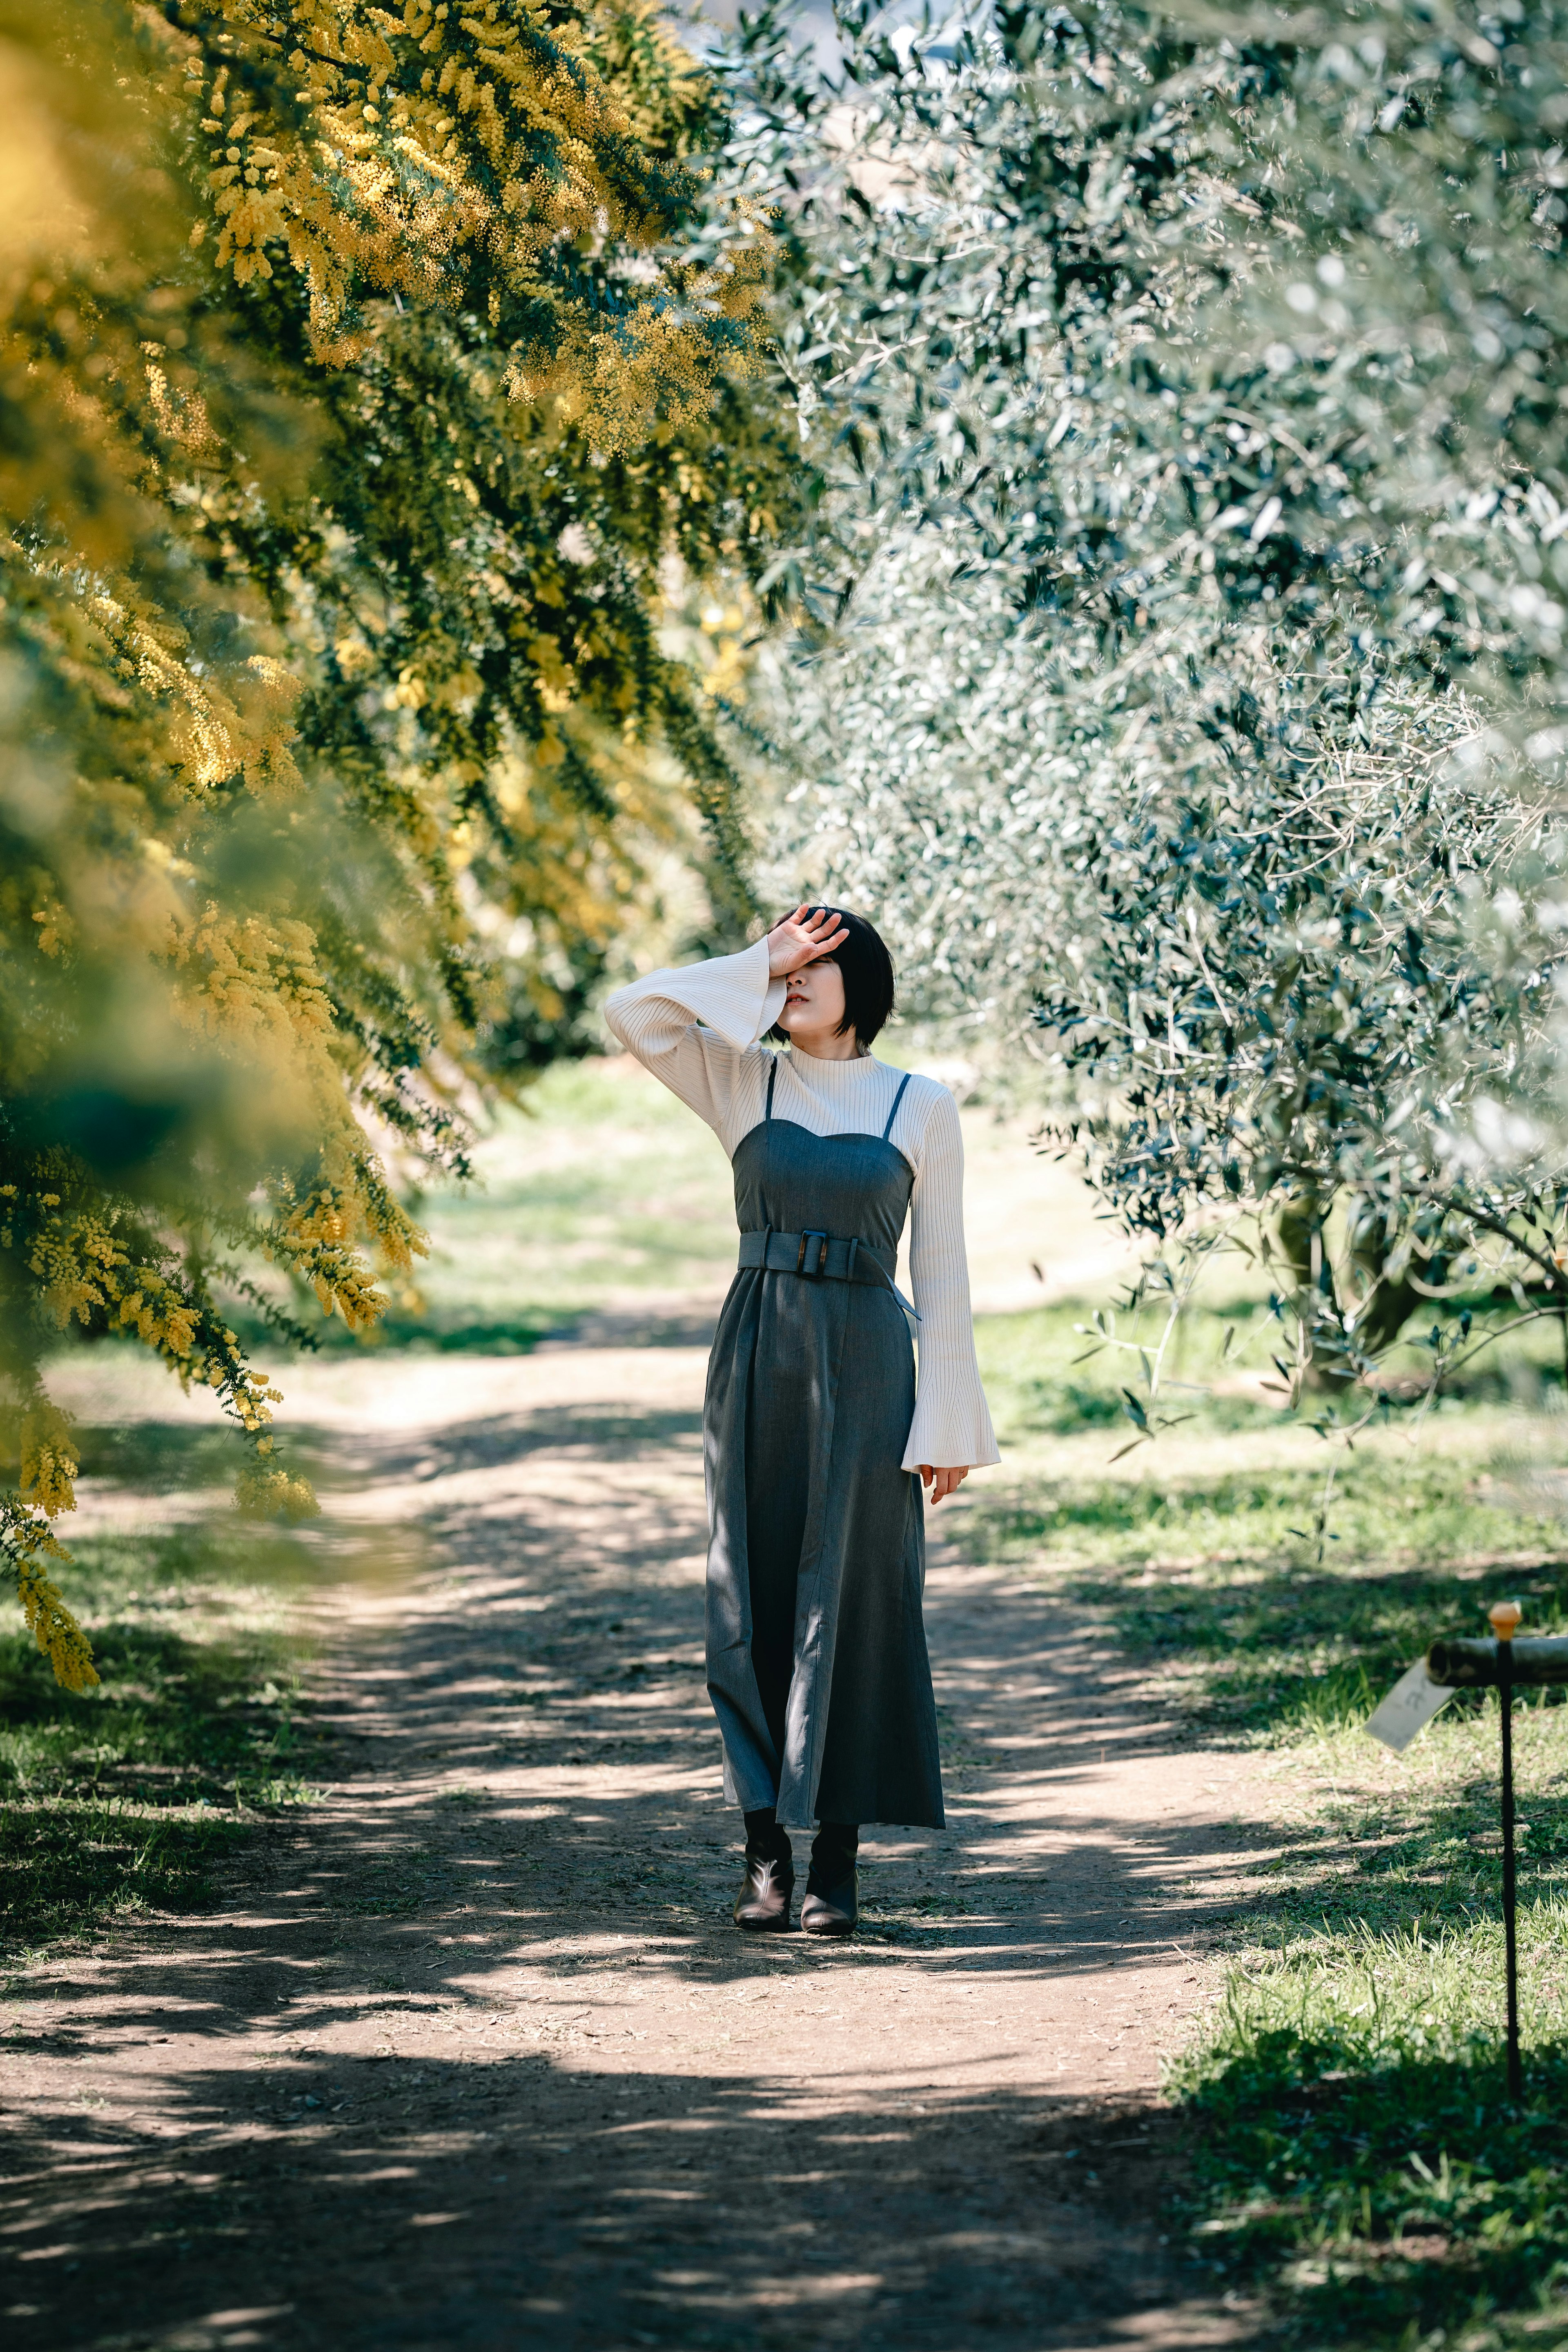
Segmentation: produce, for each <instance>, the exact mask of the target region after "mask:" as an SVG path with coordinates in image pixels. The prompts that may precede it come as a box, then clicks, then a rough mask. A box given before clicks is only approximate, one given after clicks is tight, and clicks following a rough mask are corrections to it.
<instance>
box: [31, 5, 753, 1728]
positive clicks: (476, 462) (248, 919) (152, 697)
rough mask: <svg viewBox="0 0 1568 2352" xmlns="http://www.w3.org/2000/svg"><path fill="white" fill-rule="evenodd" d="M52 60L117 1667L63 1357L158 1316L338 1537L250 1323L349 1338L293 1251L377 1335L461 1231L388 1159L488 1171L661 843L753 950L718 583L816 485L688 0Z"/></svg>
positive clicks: (85, 1295) (40, 445) (49, 1539)
mask: <svg viewBox="0 0 1568 2352" xmlns="http://www.w3.org/2000/svg"><path fill="white" fill-rule="evenodd" d="M0 43H3V44H4V46H3V47H0V67H3V68H4V71H5V77H6V82H5V86H6V89H7V91H8V93H9V96H10V100H11V104H10V108H9V121H10V123H11V142H12V154H13V157H14V158H15V172H16V176H15V179H14V180H12V179H9V178H8V179H7V180H6V183H5V184H6V188H7V191H8V195H9V194H15V196H16V201H14V202H8V203H7V205H6V207H5V210H4V215H3V217H0V301H3V302H4V304H5V311H6V323H7V329H8V332H7V336H6V343H5V358H4V360H3V361H0V408H3V411H4V425H5V430H4V433H3V434H0V450H3V452H4V454H3V455H0V502H3V520H4V536H3V538H0V573H3V580H0V594H3V600H4V601H3V604H0V659H3V661H4V663H5V677H6V686H7V690H6V696H5V704H4V719H3V720H0V725H3V727H4V731H5V761H4V771H3V781H0V877H3V878H0V959H3V961H4V984H3V987H0V1104H3V1107H0V1162H3V1165H0V1200H3V1202H4V1206H5V1218H4V1230H3V1232H0V1283H3V1284H4V1286H5V1318H4V1331H5V1339H4V1354H3V1360H0V1375H3V1378H4V1384H5V1394H6V1396H7V1397H8V1400H9V1402H8V1405H7V1409H6V1413H5V1423H6V1427H5V1440H6V1443H7V1444H8V1446H9V1452H10V1458H11V1461H12V1464H13V1465H14V1471H13V1475H14V1477H15V1480H16V1485H15V1488H14V1491H13V1495H12V1497H11V1500H10V1501H9V1502H7V1503H6V1504H5V1514H4V1528H3V1529H0V1542H3V1544H4V1547H5V1549H6V1551H7V1553H8V1554H9V1556H10V1557H11V1559H12V1560H13V1562H14V1564H15V1565H16V1569H17V1572H18V1574H19V1576H20V1577H21V1579H22V1589H23V1592H24V1599H25V1601H26V1606H27V1609H28V1612H29V1618H30V1622H33V1623H34V1624H35V1626H36V1629H37V1632H38V1634H39V1638H40V1640H41V1641H42V1642H43V1643H44V1645H45V1646H46V1647H47V1648H48V1649H49V1650H50V1652H51V1654H52V1655H53V1656H54V1658H55V1662H56V1665H57V1670H58V1671H59V1672H61V1673H62V1675H65V1677H66V1678H67V1679H68V1680H69V1681H71V1682H73V1683H74V1684H80V1683H82V1682H84V1681H86V1680H89V1679H90V1669H89V1665H88V1664H87V1663H86V1650H85V1645H84V1644H82V1643H81V1642H80V1637H79V1634H78V1633H76V1632H75V1630H74V1629H73V1628H72V1626H71V1624H70V1622H69V1619H68V1612H65V1610H64V1603H63V1602H62V1601H60V1599H59V1595H58V1592H56V1591H55V1589H54V1587H53V1586H52V1584H49V1583H48V1582H47V1579H46V1578H44V1576H43V1568H42V1565H41V1564H42V1563H43V1562H44V1561H45V1560H46V1559H47V1557H48V1555H49V1552H50V1549H51V1548H52V1547H53V1546H54V1544H55V1538H54V1537H53V1536H52V1535H51V1534H50V1533H49V1528H50V1523H51V1522H52V1521H54V1520H56V1519H58V1516H59V1514H60V1513H61V1512H63V1511H67V1510H68V1509H69V1508H70V1507H71V1503H72V1499H73V1496H72V1486H71V1477H72V1472H73V1469H74V1458H73V1457H72V1456H71V1455H70V1454H69V1449H68V1444H67V1443H66V1441H65V1440H64V1439H62V1438H59V1436H58V1431H57V1432H56V1435H55V1437H53V1438H51V1439H50V1440H49V1442H48V1444H47V1445H43V1446H42V1447H40V1444H39V1442H38V1441H37V1436H36V1433H37V1430H38V1429H40V1428H43V1427H44V1426H45V1423H46V1422H47V1421H48V1416H49V1414H50V1412H52V1408H50V1407H49V1406H48V1404H47V1398H46V1397H45V1395H44V1391H43V1390H42V1388H41V1386H40V1372H39V1364H40V1359H41V1353H42V1351H43V1350H44V1349H46V1348H47V1346H49V1345H51V1344H58V1334H59V1332H60V1331H61V1330H62V1329H63V1328H71V1329H74V1330H78V1331H83V1332H86V1333H88V1334H93V1333H100V1332H103V1331H105V1330H108V1329H110V1328H113V1329H121V1330H125V1331H128V1332H130V1333H132V1334H133V1335H135V1336H136V1337H137V1338H139V1339H141V1340H142V1342H143V1343H144V1344H146V1345H147V1346H149V1347H150V1348H152V1349H154V1350H155V1351H156V1352H157V1353H158V1354H159V1355H160V1356H161V1357H162V1358H163V1360H164V1361H165V1362H166V1363H168V1364H169V1366H170V1367H171V1368H172V1369H173V1370H174V1371H175V1373H176V1374H177V1375H178V1377H180V1378H181V1379H182V1380H183V1381H197V1382H200V1383H205V1384H207V1385H209V1386H211V1387H212V1389H213V1390H214V1391H215V1393H216V1395H217V1397H218V1399H219V1400H220V1402H222V1404H223V1405H224V1407H225V1409H226V1411H227V1412H228V1413H229V1414H230V1415H231V1417H232V1418H233V1419H234V1420H235V1421H236V1423H237V1424H238V1425H239V1427H240V1429H241V1430H242V1432H243V1433H244V1435H245V1437H246V1438H247V1442H248V1444H249V1448H250V1455H249V1465H250V1466H249V1467H248V1468H247V1471H246V1473H245V1475H244V1477H243V1479H242V1482H241V1500H242V1502H243V1503H244V1504H245V1505H246V1506H247V1507H249V1508H252V1509H257V1510H265V1511H270V1510H274V1509H283V1510H286V1511H290V1512H298V1511H304V1510H309V1509H310V1508H312V1507H313V1503H312V1501H311V1498H310V1493H309V1489H308V1488H307V1487H306V1486H305V1485H304V1483H303V1482H302V1481H301V1480H300V1479H298V1478H296V1477H295V1476H293V1475H292V1474H291V1473H289V1471H288V1470H287V1469H286V1468H285V1467H284V1466H283V1465H282V1464H281V1463H280V1462H279V1457H278V1455H277V1454H276V1452H275V1451H274V1450H273V1442H272V1439H271V1438H270V1436H269V1434H268V1417H269V1413H270V1410H271V1407H272V1405H273V1404H274V1403H275V1402H277V1399H276V1394H275V1392H274V1391H272V1390H271V1389H270V1387H269V1385H268V1381H266V1380H265V1379H264V1378H262V1377H261V1376H260V1375H259V1374H258V1372H257V1371H256V1370H255V1369H254V1368H253V1367H252V1366H251V1364H250V1363H249V1361H248V1360H247V1355H246V1352H245V1349H244V1348H243V1347H242V1346H241V1344H240V1341H239V1339H237V1335H236V1331H235V1329H234V1327H233V1324H232V1322H231V1321H230V1320H229V1319H228V1316H227V1314H226V1309H225V1306H224V1299H225V1297H236V1296H242V1297H243V1296H248V1297H250V1298H251V1302H252V1304H257V1303H260V1304H261V1305H262V1306H263V1307H264V1309H265V1311H266V1312H267V1313H268V1314H269V1315H270V1316H271V1317H272V1318H273V1320H274V1322H275V1323H276V1325H277V1326H278V1328H279V1336H280V1337H284V1338H289V1339H300V1338H308V1337H309V1331H308V1328H306V1327H303V1326H301V1325H300V1322H299V1320H298V1318H297V1317H296V1316H294V1315H292V1314H291V1313H289V1311H287V1310H286V1308H285V1306H284V1305H283V1304H282V1303H280V1300H281V1298H282V1297H286V1291H285V1292H284V1293H281V1294H280V1293H279V1289H278V1288H277V1286H276V1285H274V1286H272V1287H271V1288H268V1287H267V1286H265V1285H264V1286H262V1288H261V1289H260V1290H259V1291H258V1289H257V1287H256V1285H255V1282H254V1278H253V1271H252V1269H254V1267H255V1265H256V1263H257V1261H258V1259H259V1260H262V1261H268V1262H270V1265H272V1267H273V1268H275V1269H277V1270H278V1271H279V1272H280V1273H281V1274H283V1275H285V1276H288V1277H289V1282H290V1283H292V1285H293V1286H294V1287H295V1289H296V1290H297V1291H298V1292H299V1293H300V1296H301V1297H302V1298H303V1299H305V1300H306V1301H308V1300H309V1299H310V1294H311V1293H312V1292H313V1293H314V1297H315V1299H316V1300H317V1301H318V1302H319V1303H320V1306H321V1308H322V1309H323V1310H324V1311H326V1312H327V1313H329V1314H341V1315H342V1317H343V1318H344V1319H345V1320H346V1321H347V1322H348V1323H349V1324H350V1325H351V1326H352V1327H354V1328H363V1327H365V1326H367V1325H369V1324H370V1323H372V1322H374V1318H376V1316H377V1315H378V1314H379V1313H380V1311H381V1306H382V1298H383V1294H382V1292H381V1290H380V1288H379V1287H378V1267H380V1268H383V1269H387V1270H391V1271H392V1272H394V1273H395V1272H396V1271H397V1270H398V1269H405V1268H407V1267H408V1265H410V1262H411V1260H412V1259H413V1257H414V1256H415V1255H417V1253H418V1251H419V1250H420V1248H421V1246H422V1244H421V1239H420V1236H419V1234H418V1232H417V1230H416V1227H415V1226H414V1224H413V1223H411V1221H410V1219H409V1217H408V1215H407V1214H406V1213H405V1210H404V1209H403V1208H402V1207H401V1206H400V1204H399V1202H398V1201H397V1199H396V1197H395V1192H394V1189H393V1186H392V1183H391V1181H390V1179H389V1175H388V1171H387V1163H386V1155H387V1153H388V1151H389V1150H396V1151H406V1152H413V1153H415V1154H417V1155H425V1156H426V1157H433V1158H434V1159H436V1160H438V1161H442V1162H444V1163H446V1164H448V1165H460V1164H461V1160H462V1153H463V1132H464V1130H463V1126H462V1120H461V1116H460V1113H461V1108H462V1105H463V1104H464V1102H465V1101H467V1100H468V1099H470V1098H472V1097H473V1095H474V1092H475V1090H476V1089H480V1090H482V1089H483V1088H485V1087H491V1086H493V1085H496V1084H500V1085H503V1086H513V1085H516V1084H518V1083H521V1080H522V1079H524V1078H525V1077H526V1076H528V1074H529V1072H530V1070H531V1068H532V1067H534V1066H537V1064H538V1063H539V1062H540V1061H541V1060H543V1059H548V1058H549V1056H550V1055H551V1054H552V1052H553V1051H555V1050H557V1048H558V1046H559V1045H560V1044H561V1043H562V1042H563V1041H564V1040H565V1039H566V1038H567V1037H568V1035H569V1034H571V1030H572V1025H573V1024H574V1021H575V1020H576V1018H577V1017H578V1014H579V1013H580V1009H581V1005H582V1003H583V1001H584V996H585V993H586V992H587V991H588V990H589V989H590V988H591V987H592V986H593V985H594V983H595V981H596V979H597V978H598V976H599V975H600V974H601V973H602V972H603V971H604V969H605V964H606V962H607V961H608V959H609V958H610V957H611V956H612V955H613V954H614V952H615V949H616V940H617V939H618V938H619V937H620V935H621V933H622V931H623V929H624V928H625V925H626V917H627V912H628V909H629V908H631V907H632V906H633V905H634V904H635V903H636V902H637V898H638V897H639V894H641V893H643V892H645V891H646V888H647V874H648V871H649V869H650V866H651V864H652V862H653V861H654V860H655V859H657V858H662V857H666V856H669V855H670V854H672V853H673V854H676V855H679V856H685V857H687V858H689V859H690V860H692V861H694V862H695V863H696V865H697V866H698V867H699V869H700V873H701V875H702V877H703V878H704V880H705V881H706V884H707V887H708V890H709V893H710V898H711V900H712V904H713V908H714V926H715V929H717V930H718V932H719V933H720V934H721V935H722V933H723V932H724V931H725V930H726V929H729V930H731V931H733V930H735V929H738V927H739V926H740V925H741V924H742V922H743V921H744V919H746V917H747V915H748V914H749V912H750V899H749V897H748V894H747V887H746V884H745V881H744V878H743V875H742V866H741V834H740V825H739V819H738V814H737V809H736V801H735V786H734V780H733V777H732V775H731V769H730V766H729V763H728V761H727V760H726V758H725V756H724V753H723V751H722V750H721V745H720V742H719V740H718V738H717V736H716V734H715V732H714V729H713V724H712V717H711V705H710V698H709V697H708V696H707V694H706V693H705V690H704V688H703V686H702V683H701V680H700V677H698V676H697V675H696V674H695V673H694V672H693V671H692V670H691V669H690V668H689V667H688V666H687V665H686V663H685V662H684V661H683V660H682V659H679V658H677V657H676V656H675V655H673V654H672V653H671V652H669V651H668V649H667V644H668V640H667V634H666V630H665V597H666V589H667V583H668V576H669V567H670V566H671V565H674V566H676V567H677V568H678V569H683V571H684V573H685V575H686V576H688V577H689V578H691V579H696V580H700V579H702V578H705V577H709V576H719V575H725V576H729V577H731V578H733V579H737V580H743V578H744V575H745V573H746V572H747V571H748V569H749V568H751V569H754V568H755V565H756V560H757V556H756V551H757V548H758V545H759V544H760V538H759V520H758V519H759V517H760V516H762V515H763V514H765V513H768V512H770V511H771V510H772V509H773V507H774V506H776V505H777V504H778V502H779V499H780V490H779V484H780V482H781V480H782V479H784V470H783V467H784V461H783V458H782V457H781V445H782V436H779V435H776V434H775V433H773V431H772V430H771V429H770V428H769V427H768V425H766V423H765V421H758V420H756V419H755V418H754V417H753V415H752V410H751V409H750V408H749V407H748V405H747V401H746V391H745V387H746V382H747V377H748V373H749V371H751V370H752V368H753V367H754V364H755V348H756V346H755V335H756V329H755V327H754V325H753V324H752V306H753V303H754V300H755V295H756V290H757V285H758V281H759V275H760V272H761V270H762V269H763V266H764V264H765V260H766V254H767V243H766V239H765V237H764V236H761V235H759V233H758V230H757V228H756V226H755V224H754V222H753V220H752V218H751V216H749V215H746V214H744V212H743V211H742V209H740V208H737V207H735V206H733V205H726V204H725V202H724V201H723V200H722V199H721V197H719V196H717V195H716V194H714V193H713V191H712V189H711V187H710V184H709V182H708V181H707V180H706V179H705V177H704V174H703V168H702V166H701V164H700V161H699V160H698V159H699V158H700V154H701V152H703V150H704V149H705V148H706V147H707V146H708V145H710V143H711V142H712V141H713V139H714V138H715V136H716V135H717V133H718V130H719V127H720V115H719V110H718V109H717V106H716V104H715V101H714V97H713V92H712V89H711V85H710V82H709V81H708V80H707V79H706V78H705V77H703V76H702V75H701V74H700V72H699V71H698V70H697V69H696V68H695V67H694V65H693V62H692V59H691V58H690V57H689V53H688V52H687V51H686V50H685V49H684V48H683V47H681V46H680V45H679V43H678V42H677V41H676V40H675V39H674V38H673V37H671V36H670V35H669V34H668V32H667V31H666V30H665V29H664V28H663V26H662V25H661V24H660V21H659V19H658V16H657V13H656V12H655V11H654V10H653V9H652V8H651V7H650V6H648V5H646V0H627V5H624V6H623V5H605V6H604V7H599V8H595V7H584V8H564V9H559V10H555V11H553V12H552V14H551V16H549V17H548V18H546V17H545V16H542V15H541V14H537V13H535V12H533V11H532V10H531V9H530V8H528V7H526V6H524V5H512V0H508V5H489V6H488V7H485V8H482V9H478V10H474V11H468V12H465V13H463V14H462V15H460V16H459V15H458V14H456V13H454V12H451V11H449V10H447V8H446V7H442V8H439V9H437V10H434V11H432V10H429V9H426V8H421V7H419V6H416V5H410V6H409V7H407V8H406V9H405V11H404V12H403V13H402V14H401V15H399V14H396V13H394V12H388V11H385V10H380V9H374V8H371V7H367V6H363V5H358V0H300V5H273V6H267V5H250V0H236V5H228V6H222V7H211V8H207V7H195V6H185V5H175V0H170V5H167V6H164V7H163V8H161V9H159V10H156V11H151V10H146V9H140V8H132V7H124V8H117V7H112V6H111V7H107V8H106V7H100V6H98V5H90V6H89V5H85V0H80V5H78V0H69V4H68V5H64V6H62V7H60V8H57V9H50V10H46V11H37V10H31V11H29V10H23V9H21V8H19V7H14V6H12V7H5V8H4V9H0ZM48 1425H49V1427H50V1428H53V1427H54V1423H52V1422H50V1423H48ZM29 1596H31V1597H29Z"/></svg>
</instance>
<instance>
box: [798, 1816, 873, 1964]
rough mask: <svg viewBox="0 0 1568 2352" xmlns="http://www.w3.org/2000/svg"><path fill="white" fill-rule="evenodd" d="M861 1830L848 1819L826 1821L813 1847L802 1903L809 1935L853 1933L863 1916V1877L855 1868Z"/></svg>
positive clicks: (802, 1920)
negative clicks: (861, 1912) (861, 1908)
mask: <svg viewBox="0 0 1568 2352" xmlns="http://www.w3.org/2000/svg"><path fill="white" fill-rule="evenodd" d="M859 1845H860V1832H859V1830H858V1827H856V1826H855V1825H854V1824H852V1823H850V1822H823V1824H822V1827H821V1828H820V1829H819V1830H818V1831H817V1832H816V1838H815V1839H814V1841H813V1843H812V1848H811V1869H810V1871H809V1873H808V1874H807V1876H806V1882H805V1902H804V1903H802V1905H801V1906H800V1924H801V1929H802V1932H803V1933H804V1934H805V1935H807V1936H852V1935H853V1934H854V1933H855V1928H856V1925H857V1923H858V1919H859V1916H860V1880H859V1875H858V1872H857V1870H856V1868H855V1856H856V1854H857V1853H858V1851H859Z"/></svg>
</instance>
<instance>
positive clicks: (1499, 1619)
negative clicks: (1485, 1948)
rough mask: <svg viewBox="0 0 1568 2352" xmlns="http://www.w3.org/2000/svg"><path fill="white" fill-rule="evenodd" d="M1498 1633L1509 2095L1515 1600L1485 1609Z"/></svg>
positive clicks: (1514, 2031)
mask: <svg viewBox="0 0 1568 2352" xmlns="http://www.w3.org/2000/svg"><path fill="white" fill-rule="evenodd" d="M1487 1614H1488V1616H1489V1618H1490V1619H1491V1626H1492V1632H1493V1633H1495V1634H1496V1635H1497V1645H1498V1648H1497V1659H1498V1699H1499V1703H1500V1706H1501V1709H1502V1933H1503V1952H1504V1963H1505V1967H1506V1970H1507V1976H1508V2095H1509V2097H1510V2099H1518V2098H1521V2097H1522V2096H1523V2095H1524V2075H1523V2069H1522V2068H1521V2064H1520V2057H1519V1949H1518V1942H1517V1938H1516V1935H1515V1927H1514V1909H1515V1905H1514V1874H1513V1637H1514V1635H1515V1634H1516V1633H1518V1631H1519V1627H1520V1621H1521V1618H1522V1617H1523V1615H1524V1612H1523V1610H1522V1609H1521V1607H1520V1605H1519V1603H1518V1601H1495V1602H1494V1603H1493V1605H1492V1607H1491V1608H1490V1609H1489V1610H1488V1612H1487Z"/></svg>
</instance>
